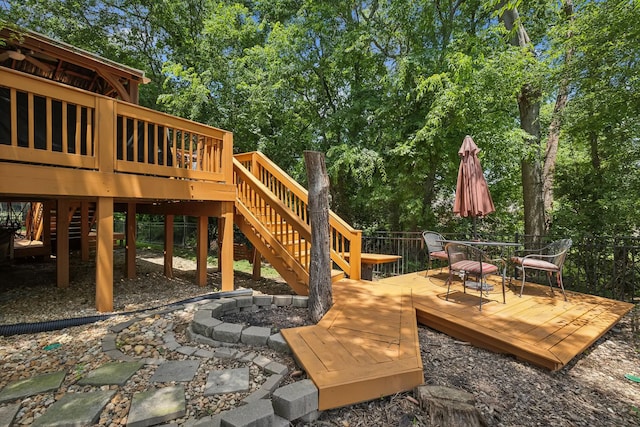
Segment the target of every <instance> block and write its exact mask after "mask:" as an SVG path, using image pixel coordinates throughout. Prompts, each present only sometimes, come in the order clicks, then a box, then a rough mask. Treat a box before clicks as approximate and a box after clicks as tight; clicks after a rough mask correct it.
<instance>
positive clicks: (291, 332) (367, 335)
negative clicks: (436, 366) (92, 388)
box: [282, 270, 633, 410]
mask: <svg viewBox="0 0 640 427" xmlns="http://www.w3.org/2000/svg"><path fill="white" fill-rule="evenodd" d="M446 276H447V274H446V273H445V274H437V270H433V271H431V272H430V274H429V276H427V275H426V272H424V271H422V272H418V273H412V274H407V275H403V276H396V277H391V278H387V279H383V280H380V281H377V282H369V281H354V280H341V281H339V282H336V283H334V285H333V299H334V305H333V307H332V308H331V310H330V311H329V312H328V313H327V315H326V316H325V317H324V318H323V319H322V320H321V321H320V322H319V323H318V324H317V325H312V326H304V327H300V328H292V329H285V330H283V331H282V334H283V336H284V337H285V339H286V340H287V342H288V343H289V346H290V347H291V349H292V352H293V354H294V357H295V358H296V360H297V361H298V363H299V364H300V365H301V366H302V367H303V368H304V369H305V370H306V372H307V374H308V375H309V377H310V378H311V379H312V380H313V381H314V383H315V384H316V386H317V387H318V390H319V408H320V409H321V410H324V409H331V408H336V407H340V406H345V405H350V404H354V403H357V402H362V401H367V400H372V399H376V398H379V397H381V396H387V395H391V394H394V393H397V392H401V391H406V390H411V389H412V388H414V387H416V386H418V385H420V384H422V383H423V381H424V377H423V368H422V361H421V357H420V344H419V342H418V333H417V326H418V323H420V324H423V325H426V326H429V327H431V328H433V329H436V330H438V331H441V332H443V333H446V334H448V335H450V336H452V337H454V338H456V339H459V340H464V341H467V342H470V343H472V344H473V345H476V346H478V347H483V348H486V349H489V350H492V351H495V352H499V353H507V354H512V355H514V356H515V357H517V358H518V359H520V360H523V361H527V362H529V363H532V364H534V365H537V366H540V367H543V368H546V369H550V370H557V369H560V368H562V367H563V366H565V365H566V364H567V363H569V361H571V359H573V358H574V357H575V356H577V355H579V354H580V353H582V352H583V351H584V350H586V349H587V348H588V347H589V346H591V345H592V344H593V343H594V342H595V341H596V340H598V339H599V338H600V337H601V336H603V335H604V334H605V333H606V332H607V331H608V330H609V329H611V327H612V326H613V325H615V324H616V323H617V322H618V321H619V320H620V319H621V318H622V317H623V316H624V315H625V314H626V313H628V312H629V311H630V310H631V309H632V308H633V305H632V304H629V303H624V302H620V301H614V300H610V299H606V298H601V297H596V296H591V295H585V294H579V293H576V292H569V291H568V292H567V297H568V301H566V302H565V301H564V299H563V298H562V294H561V293H560V292H555V296H552V295H551V293H550V290H549V287H548V286H541V285H536V284H530V283H527V284H526V285H525V290H524V294H523V296H522V297H519V296H518V294H519V289H520V288H519V286H516V285H517V283H519V282H514V283H513V286H512V287H509V288H507V293H506V304H503V303H502V290H501V286H500V284H499V282H498V278H496V280H495V281H494V282H493V283H494V290H493V291H492V292H490V293H489V294H488V295H487V294H485V295H484V296H483V298H484V299H483V304H482V311H479V310H478V304H479V298H480V294H479V292H478V291H473V290H469V289H467V292H466V293H464V292H463V289H462V286H461V282H460V281H459V280H458V281H454V283H453V285H452V287H451V293H450V295H449V301H446V300H445V297H446V291H447V287H446V286H445V280H446ZM490 281H491V279H490Z"/></svg>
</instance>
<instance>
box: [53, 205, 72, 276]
mask: <svg viewBox="0 0 640 427" xmlns="http://www.w3.org/2000/svg"><path fill="white" fill-rule="evenodd" d="M56 283H57V285H58V287H59V288H67V287H68V286H69V201H68V200H65V199H58V205H57V207H56Z"/></svg>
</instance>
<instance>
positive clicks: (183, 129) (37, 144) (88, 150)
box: [0, 69, 233, 183]
mask: <svg viewBox="0 0 640 427" xmlns="http://www.w3.org/2000/svg"><path fill="white" fill-rule="evenodd" d="M232 145H233V137H232V134H231V133H229V132H226V131H223V130H221V129H217V128H213V127H210V126H206V125H202V124H199V123H196V122H192V121H190V120H185V119H181V118H178V117H174V116H170V115H168V114H163V113H160V112H157V111H153V110H150V109H148V108H144V107H141V106H138V105H135V104H130V103H127V102H122V101H118V100H115V99H112V98H108V97H105V96H101V95H96V94H94V93H91V92H86V91H83V90H79V89H76V88H73V87H69V86H66V85H63V84H60V83H56V82H52V81H49V80H46V79H42V78H39V77H34V76H30V75H26V74H23V73H20V72H16V71H13V70H9V69H0V160H6V161H14V162H25V163H31V164H39V165H46V166H57V167H73V168H80V169H87V170H99V171H101V172H106V173H112V172H124V173H133V174H142V175H152V176H160V177H171V178H181V179H192V180H199V181H213V182H229V183H230V182H231V181H232V176H233V172H232V168H233V165H232V152H233V147H232Z"/></svg>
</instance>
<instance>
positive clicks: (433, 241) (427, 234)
mask: <svg viewBox="0 0 640 427" xmlns="http://www.w3.org/2000/svg"><path fill="white" fill-rule="evenodd" d="M422 238H423V239H424V243H425V244H426V245H427V252H428V256H427V268H428V270H427V276H428V275H429V270H431V261H433V260H439V261H441V262H442V261H443V262H448V261H449V257H448V256H447V252H445V250H444V244H443V243H442V241H443V240H444V237H442V234H440V233H436V232H435V231H423V232H422ZM440 265H441V267H440V271H442V263H441V264H440Z"/></svg>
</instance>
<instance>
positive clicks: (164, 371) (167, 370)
mask: <svg viewBox="0 0 640 427" xmlns="http://www.w3.org/2000/svg"><path fill="white" fill-rule="evenodd" d="M199 366H200V361H198V360H169V361H166V362H164V363H163V364H162V365H160V366H158V369H156V372H155V373H154V374H153V376H152V377H151V380H150V381H151V382H155V383H168V382H172V381H175V382H185V381H191V380H192V379H193V377H195V376H196V372H197V371H198V367H199Z"/></svg>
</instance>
